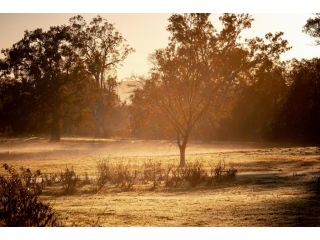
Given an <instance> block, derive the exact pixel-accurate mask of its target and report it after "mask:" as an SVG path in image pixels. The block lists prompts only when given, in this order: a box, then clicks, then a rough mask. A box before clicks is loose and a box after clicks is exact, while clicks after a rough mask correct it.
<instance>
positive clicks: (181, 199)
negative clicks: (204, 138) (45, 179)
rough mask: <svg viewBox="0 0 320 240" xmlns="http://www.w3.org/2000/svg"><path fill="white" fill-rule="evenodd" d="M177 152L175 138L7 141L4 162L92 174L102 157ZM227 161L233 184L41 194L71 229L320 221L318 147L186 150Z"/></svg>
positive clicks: (158, 157)
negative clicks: (314, 185) (234, 171)
mask: <svg viewBox="0 0 320 240" xmlns="http://www.w3.org/2000/svg"><path fill="white" fill-rule="evenodd" d="M177 153H178V149H177V147H176V145H175V143H174V142H170V141H143V140H116V139H87V138H64V139H63V140H62V141H61V142H59V143H49V142H48V141H47V140H46V139H40V138H19V139H0V164H1V165H2V164H3V163H8V164H10V165H12V166H14V167H16V168H18V167H20V166H24V167H29V168H31V169H33V170H36V169H41V171H42V172H43V173H57V172H62V171H64V169H65V168H66V166H67V167H73V169H74V170H75V172H76V173H77V174H79V175H81V174H84V173H88V174H89V176H90V177H92V178H94V177H95V175H96V171H97V170H96V165H97V162H98V161H100V160H101V159H107V160H108V161H109V162H113V163H125V164H129V165H130V167H131V168H134V169H139V168H141V166H142V165H143V164H144V162H146V161H151V162H152V161H154V162H161V164H162V165H163V166H166V165H169V164H178V155H177ZM221 160H222V161H224V162H225V163H226V164H228V165H230V166H233V167H234V168H236V169H237V170H238V174H237V176H236V179H235V180H234V181H232V182H226V183H224V182H223V183H221V184H216V185H214V186H210V187H208V186H197V187H190V186H186V187H181V188H166V187H158V188H151V186H149V185H150V184H149V185H148V183H145V184H139V185H133V187H132V189H130V190H129V191H121V189H117V188H116V187H112V186H110V187H107V188H105V189H104V190H103V191H99V192H91V191H88V189H87V188H88V186H82V187H79V189H78V190H77V191H76V192H75V193H74V194H69V195H67V194H59V189H56V188H54V187H52V188H48V189H46V191H45V192H44V194H43V196H42V199H43V200H44V201H46V202H50V204H51V205H52V206H53V208H54V209H55V211H56V212H57V213H58V216H59V218H60V219H61V221H62V223H63V224H64V225H66V226H320V205H319V201H320V195H318V193H317V192H316V191H314V188H312V184H311V183H312V182H314V181H315V179H316V177H318V176H320V149H319V148H318V147H316V146H308V147H306V146H303V147H301V146H282V147H279V146H275V145H271V144H264V145H262V144H255V143H221V142H215V143H212V144H202V143H191V144H190V146H189V147H188V149H187V162H195V161H198V162H201V163H203V164H204V165H205V166H209V165H212V164H217V163H218V162H219V161H221Z"/></svg>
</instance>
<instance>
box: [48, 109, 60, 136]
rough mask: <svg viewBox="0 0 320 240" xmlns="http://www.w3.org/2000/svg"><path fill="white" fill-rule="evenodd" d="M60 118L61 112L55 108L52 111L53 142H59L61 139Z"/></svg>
mask: <svg viewBox="0 0 320 240" xmlns="http://www.w3.org/2000/svg"><path fill="white" fill-rule="evenodd" d="M60 134H61V133H60V118H59V112H58V109H57V108H54V110H53V112H52V119H51V137H50V141H51V142H58V141H60V137H61V136H60Z"/></svg>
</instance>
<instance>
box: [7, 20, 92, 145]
mask: <svg viewBox="0 0 320 240" xmlns="http://www.w3.org/2000/svg"><path fill="white" fill-rule="evenodd" d="M3 53H4V55H5V62H6V65H7V67H8V68H7V70H6V75H7V77H8V78H11V79H12V80H14V81H17V82H21V83H23V82H29V83H31V84H32V86H34V88H33V92H32V93H30V94H33V95H34V97H35V102H34V103H35V106H34V108H35V109H34V110H35V111H36V112H38V113H43V115H44V116H48V117H47V118H46V119H48V121H49V122H50V129H51V141H59V140H60V134H61V133H60V128H61V118H62V115H63V112H64V110H66V109H67V108H70V107H71V105H67V103H68V102H69V101H70V100H71V98H73V97H75V96H76V95H77V94H80V95H81V94H82V91H78V90H79V89H80V90H81V89H85V88H84V86H85V85H86V84H87V83H89V82H90V78H89V76H88V74H87V73H86V69H85V66H84V65H83V64H82V61H81V59H80V58H79V56H78V55H77V51H75V48H74V45H73V43H72V35H71V32H70V28H69V27H67V26H56V27H50V29H49V30H48V31H43V30H42V29H36V30H34V31H30V32H29V31H26V32H25V34H24V36H23V38H22V40H20V41H19V42H17V43H16V44H14V45H13V46H12V47H11V48H10V49H6V50H4V51H3ZM80 85H81V87H79V86H80ZM82 97H84V96H82ZM83 100H85V98H83ZM29 110H30V109H29Z"/></svg>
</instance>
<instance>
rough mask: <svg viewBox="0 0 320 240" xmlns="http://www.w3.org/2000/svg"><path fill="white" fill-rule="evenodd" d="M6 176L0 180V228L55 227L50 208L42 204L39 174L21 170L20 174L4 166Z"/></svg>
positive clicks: (56, 224) (56, 223) (55, 219)
mask: <svg viewBox="0 0 320 240" xmlns="http://www.w3.org/2000/svg"><path fill="white" fill-rule="evenodd" d="M3 168H4V169H5V171H6V173H7V176H0V225H3V226H16V227H18V226H26V227H31V226H58V225H60V224H59V223H58V221H57V218H56V216H55V213H54V211H53V210H52V208H51V207H50V206H49V205H47V204H45V203H42V202H41V201H40V200H39V196H40V194H41V192H42V189H43V185H42V184H41V181H39V180H40V176H41V173H40V171H39V170H38V171H36V172H34V173H32V172H31V171H30V169H24V168H21V171H20V173H18V172H16V171H15V169H14V168H13V167H11V166H9V165H7V164H4V165H3Z"/></svg>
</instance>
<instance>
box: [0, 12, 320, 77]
mask: <svg viewBox="0 0 320 240" xmlns="http://www.w3.org/2000/svg"><path fill="white" fill-rule="evenodd" d="M73 15H75V14H35V13H31V14H0V49H2V48H7V47H10V46H11V45H12V44H13V43H15V42H16V41H18V40H19V39H21V38H22V36H23V32H24V31H25V30H33V29H35V28H38V27H41V28H44V29H47V28H48V27H49V26H52V25H59V24H64V23H67V22H68V19H69V18H70V17H71V16H73ZM81 15H83V16H84V17H85V18H86V19H87V20H89V19H90V18H92V17H93V16H95V15H96V14H81ZM100 15H101V16H103V17H104V18H106V19H108V20H109V21H110V22H112V23H115V26H116V28H117V29H118V30H119V31H120V32H121V33H122V34H123V35H124V36H125V38H126V39H127V41H128V43H129V44H130V45H131V46H132V47H133V48H135V50H136V52H135V53H133V54H131V55H130V56H129V57H128V58H127V60H126V61H125V62H124V64H123V67H121V68H120V69H119V71H118V73H119V75H118V76H119V80H121V79H124V78H127V77H130V76H131V75H132V74H138V75H140V74H145V73H147V72H148V69H149V68H150V64H149V60H148V57H149V55H150V54H151V53H152V52H153V51H154V50H155V49H157V48H162V47H165V46H166V44H167V39H168V36H169V35H168V33H167V31H166V26H167V24H168V21H167V19H168V17H169V16H170V14H163V13H161V14H154V13H152V14H140V13H131V14H117V13H114V14H100ZM219 15H220V14H213V16H212V21H213V23H214V25H216V26H218V25H219V23H218V16H219ZM252 15H253V17H254V19H255V21H254V22H253V26H252V28H251V29H249V30H246V31H245V32H244V34H243V37H254V36H263V35H264V34H265V33H267V32H276V31H283V32H284V33H285V35H284V37H285V38H286V39H287V40H288V41H289V44H290V45H291V46H292V49H291V50H290V51H289V52H287V53H286V54H284V55H283V59H290V58H293V57H296V58H299V59H300V58H312V57H320V46H315V45H314V41H313V39H311V38H310V37H309V36H308V35H306V34H304V33H302V31H301V30H302V26H303V25H304V24H305V22H306V20H307V19H308V18H309V17H310V16H312V14H275V13H273V14H252Z"/></svg>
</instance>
